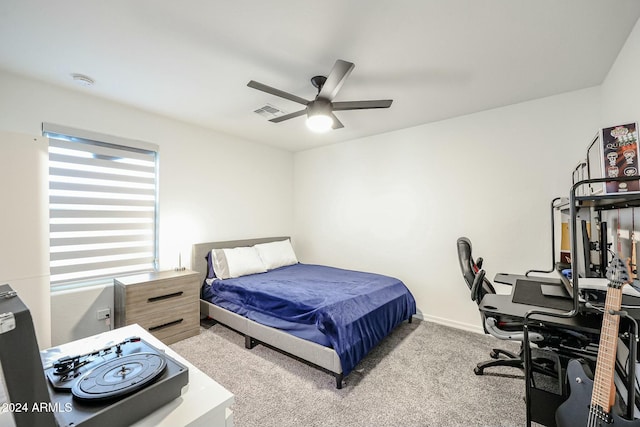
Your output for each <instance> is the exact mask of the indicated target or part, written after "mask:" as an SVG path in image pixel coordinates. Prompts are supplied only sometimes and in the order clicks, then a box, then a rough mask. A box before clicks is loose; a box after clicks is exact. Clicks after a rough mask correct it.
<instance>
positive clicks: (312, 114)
mask: <svg viewBox="0 0 640 427" xmlns="http://www.w3.org/2000/svg"><path fill="white" fill-rule="evenodd" d="M354 67H355V65H354V64H353V63H351V62H347V61H343V60H341V59H338V60H337V61H336V63H335V65H334V66H333V69H332V70H331V72H330V73H329V75H328V76H327V77H325V76H314V77H312V78H311V84H313V86H314V87H316V88H317V89H318V94H317V95H316V97H315V99H313V100H311V101H308V100H306V99H304V98H301V97H299V96H296V95H292V94H290V93H287V92H284V91H281V90H280V89H276V88H273V87H271V86H267V85H265V84H262V83H258V82H256V81H254V80H251V81H250V82H249V83H247V86H249V87H251V88H253V89H258V90H261V91H263V92H267V93H269V94H271V95H275V96H279V97H281V98H285V99H288V100H290V101H293V102H297V103H298V104H302V105H304V106H305V107H306V108H304V109H303V110H300V111H296V112H294V113H289V114H285V115H283V116H280V117H276V118H273V119H271V120H269V121H270V122H273V123H280V122H283V121H285V120H289V119H292V118H294V117H298V116H302V115H303V114H306V115H307V126H308V127H309V128H310V129H311V130H313V131H315V132H327V131H329V130H330V129H331V128H333V129H340V128H342V127H344V125H343V124H342V122H340V120H338V118H337V117H336V116H335V114H333V112H334V111H345V110H367V109H370V108H389V107H390V106H391V103H392V102H393V100H392V99H379V100H373V101H339V102H333V99H334V98H335V97H336V94H337V93H338V91H339V90H340V88H341V87H342V85H343V84H344V82H345V80H346V79H347V77H349V74H351V71H352V70H353V68H354Z"/></svg>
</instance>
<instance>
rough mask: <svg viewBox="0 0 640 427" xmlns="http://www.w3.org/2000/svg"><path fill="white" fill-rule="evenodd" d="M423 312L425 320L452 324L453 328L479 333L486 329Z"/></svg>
mask: <svg viewBox="0 0 640 427" xmlns="http://www.w3.org/2000/svg"><path fill="white" fill-rule="evenodd" d="M421 314H422V316H421V317H422V318H423V320H426V321H428V322H433V323H437V324H439V325H444V326H450V327H452V328H457V329H462V330H465V331H469V332H475V333H477V334H484V329H482V327H481V326H480V325H470V324H469V323H463V322H457V321H455V320H451V319H444V318H442V317H437V316H430V315H428V314H424V313H421Z"/></svg>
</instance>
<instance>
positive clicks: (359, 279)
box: [202, 264, 416, 375]
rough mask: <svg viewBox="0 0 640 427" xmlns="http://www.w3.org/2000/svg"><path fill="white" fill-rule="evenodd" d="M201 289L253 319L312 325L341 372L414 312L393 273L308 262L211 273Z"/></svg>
mask: <svg viewBox="0 0 640 427" xmlns="http://www.w3.org/2000/svg"><path fill="white" fill-rule="evenodd" d="M202 294H203V295H202V297H203V299H206V300H208V301H211V302H212V303H213V304H217V305H220V306H222V307H224V308H227V309H230V310H232V311H235V312H237V313H239V314H242V315H243V316H246V317H248V318H250V319H252V320H255V321H257V322H260V321H261V319H263V318H265V317H271V318H277V319H282V320H283V321H286V322H289V323H295V324H300V325H315V327H316V328H317V329H318V330H319V331H320V332H322V333H323V334H324V335H325V336H326V338H327V339H328V342H329V343H330V344H331V346H332V347H333V349H334V350H335V351H336V353H337V354H338V357H339V358H340V362H341V365H342V371H343V374H344V375H347V374H348V373H349V372H351V371H352V370H353V368H354V367H355V366H356V365H357V363H358V362H359V361H360V360H361V359H362V358H363V357H364V356H366V355H367V353H368V352H369V351H370V350H371V349H372V348H373V347H375V346H376V344H378V342H380V340H382V339H383V338H384V337H385V336H387V335H388V334H389V333H390V332H391V331H392V330H393V329H394V328H395V327H396V326H397V325H398V324H400V323H401V322H402V321H403V320H407V319H409V318H410V317H411V316H412V315H413V314H415V313H416V304H415V300H414V298H413V295H411V292H410V291H409V290H408V289H407V287H406V286H405V285H404V283H402V282H401V281H400V280H398V279H395V278H392V277H388V276H382V275H379V274H372V273H363V272H359V271H350V270H342V269H339V268H333V267H326V266H321V265H310V264H295V265H290V266H287V267H281V268H277V269H275V270H271V271H269V272H267V273H260V274H252V275H249V276H243V277H239V278H236V279H225V280H219V279H216V280H214V282H213V283H212V284H211V286H207V285H205V286H204V287H203V291H202ZM261 323H263V322H261Z"/></svg>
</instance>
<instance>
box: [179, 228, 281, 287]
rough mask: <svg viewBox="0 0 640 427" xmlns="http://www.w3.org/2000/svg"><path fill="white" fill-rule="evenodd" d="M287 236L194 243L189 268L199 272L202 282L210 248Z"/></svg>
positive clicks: (254, 243) (255, 242)
mask: <svg viewBox="0 0 640 427" xmlns="http://www.w3.org/2000/svg"><path fill="white" fill-rule="evenodd" d="M288 238H289V237H287V236H284V237H263V238H260V239H246V240H228V241H226V242H206V243H196V244H194V245H193V246H192V247H191V270H193V271H197V272H198V273H199V274H200V276H199V277H200V282H199V283H202V282H203V281H204V279H205V277H206V276H207V260H206V259H205V257H206V256H207V253H209V252H210V251H211V249H222V248H237V247H241V246H253V245H256V244H258V243H267V242H277V241H279V240H287V239H288Z"/></svg>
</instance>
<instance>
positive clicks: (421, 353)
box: [171, 320, 525, 427]
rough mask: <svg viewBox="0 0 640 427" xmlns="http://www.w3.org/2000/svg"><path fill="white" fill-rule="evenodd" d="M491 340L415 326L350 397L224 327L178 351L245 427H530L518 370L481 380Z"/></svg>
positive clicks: (319, 374)
mask: <svg viewBox="0 0 640 427" xmlns="http://www.w3.org/2000/svg"><path fill="white" fill-rule="evenodd" d="M505 344H507V345H508V346H509V348H510V349H512V350H515V349H517V345H515V344H514V343H503V342H498V341H497V340H495V339H493V338H491V337H489V336H484V335H479V334H474V333H470V332H465V331H461V330H458V329H454V328H448V327H445V326H441V325H437V324H433V323H429V322H420V321H416V320H414V322H413V323H412V324H408V323H406V322H405V323H403V324H402V325H401V326H399V327H398V328H397V329H396V330H395V331H394V332H393V333H392V334H391V335H390V336H389V337H387V338H386V339H385V340H384V341H383V342H382V343H381V344H380V345H379V346H378V347H376V348H375V349H374V350H373V351H372V352H371V353H370V354H369V355H368V356H367V357H366V358H365V359H364V360H363V361H362V362H360V364H359V365H358V366H357V368H356V370H355V371H354V372H352V373H351V374H350V375H349V376H347V377H346V379H345V383H344V387H343V389H342V390H337V389H336V388H335V379H334V377H333V376H332V375H330V374H328V373H326V372H324V371H321V370H319V369H318V368H314V367H312V366H309V365H307V364H305V363H302V362H300V361H297V360H295V359H292V358H291V357H288V356H286V355H284V354H281V353H279V352H277V351H275V350H272V349H270V348H267V347H265V346H263V345H258V346H256V347H255V348H253V349H252V350H247V349H245V348H244V337H243V336H242V335H240V334H238V333H236V332H234V331H232V330H230V329H228V328H226V327H224V326H222V325H220V324H216V325H214V326H211V325H206V324H204V323H203V327H201V333H200V335H199V336H196V337H192V338H189V339H186V340H183V341H180V342H178V343H175V344H172V345H171V348H173V349H174V350H175V351H177V352H178V353H180V354H181V355H182V356H183V357H185V358H186V359H187V360H189V361H190V362H191V363H193V364H194V365H195V366H197V367H198V368H199V369H201V370H202V371H204V372H205V373H206V374H207V375H209V376H210V377H211V378H213V379H215V380H216V381H217V382H219V383H220V384H222V385H223V386H224V387H225V388H227V389H228V390H229V391H231V392H232V393H234V394H235V403H234V405H233V406H232V409H233V411H234V422H235V426H236V427H254V426H255V427H269V426H274V427H286V426H336V427H337V426H340V427H351V426H354V427H355V426H367V427H368V426H420V427H426V426H429V427H431V426H433V427H436V426H437V427H440V426H492V427H496V426H523V425H525V405H524V400H523V397H524V380H523V374H522V372H521V371H520V370H518V369H515V368H493V369H490V370H487V373H485V375H483V376H476V375H475V374H474V373H473V368H474V366H475V365H476V363H477V362H478V361H481V360H486V359H488V354H489V351H490V349H491V347H492V346H495V345H499V346H500V347H503V348H504V347H505Z"/></svg>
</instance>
